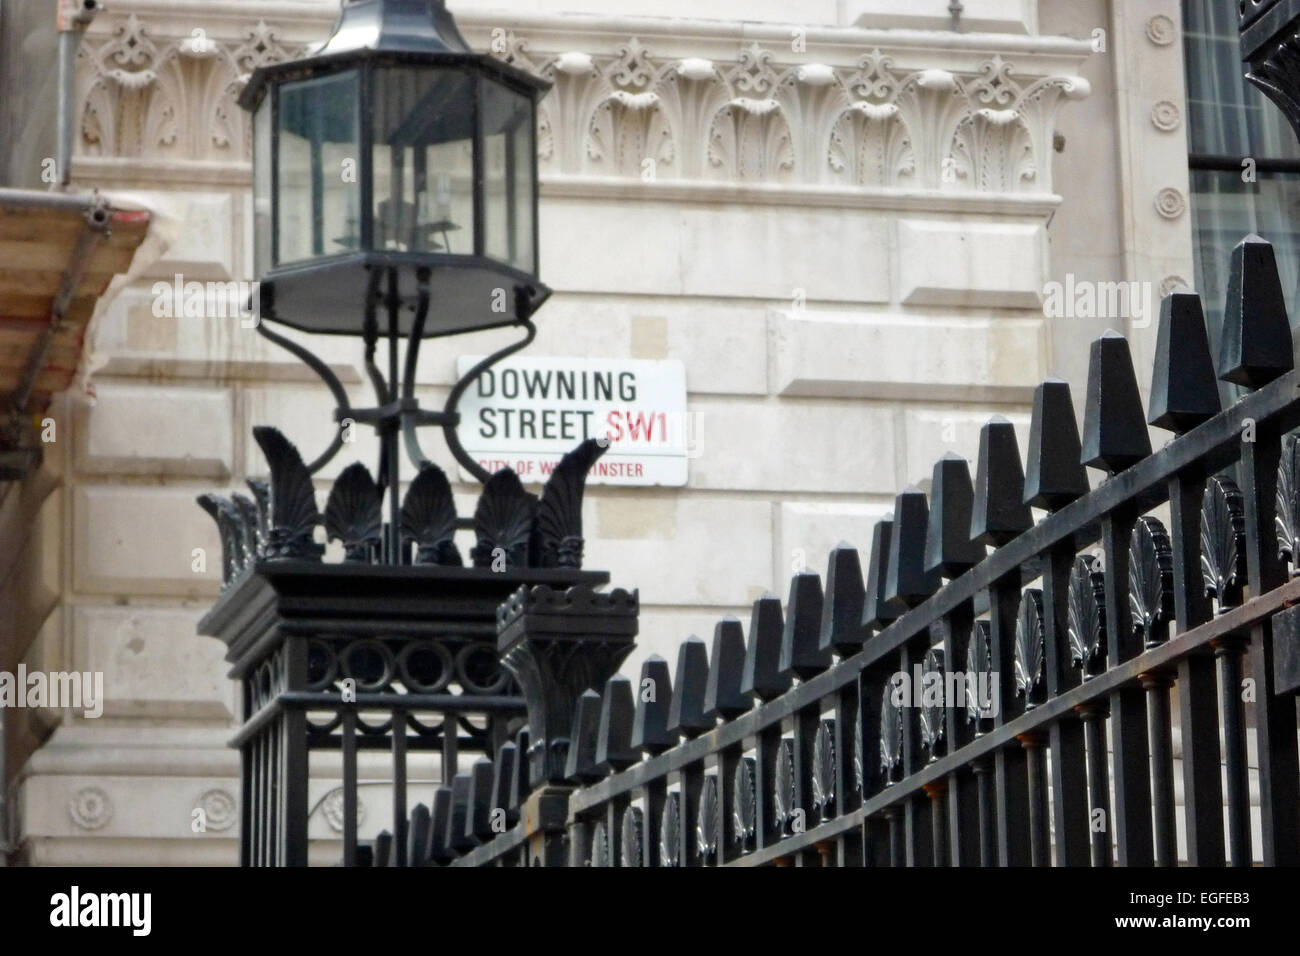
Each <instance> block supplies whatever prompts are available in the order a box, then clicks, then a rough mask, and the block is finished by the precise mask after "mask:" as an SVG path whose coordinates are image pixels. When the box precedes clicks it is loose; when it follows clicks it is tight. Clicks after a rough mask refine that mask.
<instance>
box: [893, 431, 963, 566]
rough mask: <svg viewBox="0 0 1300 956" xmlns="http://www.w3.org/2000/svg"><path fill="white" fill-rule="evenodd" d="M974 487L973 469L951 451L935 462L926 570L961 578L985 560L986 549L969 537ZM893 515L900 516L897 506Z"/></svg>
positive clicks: (932, 478)
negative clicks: (965, 572)
mask: <svg viewBox="0 0 1300 956" xmlns="http://www.w3.org/2000/svg"><path fill="white" fill-rule="evenodd" d="M974 504H975V486H974V485H973V484H971V480H970V466H969V465H968V464H967V463H966V459H965V458H963V457H961V455H955V454H953V453H952V452H948V453H947V454H945V455H944V456H943V457H942V458H940V459H939V460H938V461H936V462H935V463H934V474H933V476H932V477H931V480H930V520H929V524H928V525H927V527H926V533H925V570H926V572H927V573H934V572H938V573H939V574H941V575H943V576H944V577H945V578H955V577H958V576H959V575H960V574H962V572H964V571H966V570H968V569H970V568H973V567H974V566H975V565H977V564H979V563H980V562H981V561H983V560H984V556H985V551H984V546H983V545H982V544H980V543H979V542H978V541H972V540H971V538H970V519H971V509H972V508H973V506H974ZM894 513H895V514H897V513H898V508H897V506H895V509H894Z"/></svg>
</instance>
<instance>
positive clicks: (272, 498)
mask: <svg viewBox="0 0 1300 956" xmlns="http://www.w3.org/2000/svg"><path fill="white" fill-rule="evenodd" d="M253 438H254V439H256V441H257V444H258V446H259V447H260V448H261V449H262V454H264V455H265V456H266V461H267V464H268V465H269V466H270V469H271V481H270V494H269V496H268V503H267V511H268V513H269V515H270V519H269V526H270V527H269V531H268V541H267V549H266V551H267V557H268V558H271V559H277V558H299V559H307V560H313V559H314V560H319V559H320V556H321V555H322V554H324V553H325V548H324V546H323V545H320V544H317V543H316V542H315V541H314V540H313V539H312V532H313V531H314V530H315V528H316V525H318V524H320V520H321V517H320V512H319V511H318V510H317V509H316V492H315V490H314V489H313V488H312V483H311V472H309V471H308V470H307V466H306V465H304V464H303V462H302V456H301V455H299V454H298V449H297V448H295V447H294V446H293V444H292V443H291V442H290V441H289V440H288V439H287V438H285V437H284V435H282V434H280V432H279V430H277V429H275V428H270V427H267V426H264V425H260V426H258V427H257V428H254V429H253Z"/></svg>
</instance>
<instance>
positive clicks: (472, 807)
mask: <svg viewBox="0 0 1300 956" xmlns="http://www.w3.org/2000/svg"><path fill="white" fill-rule="evenodd" d="M465 837H466V839H469V840H473V841H474V842H475V843H481V842H483V841H484V840H490V839H492V761H491V760H489V759H488V758H487V757H479V759H478V760H475V761H474V764H473V766H471V767H470V768H469V801H468V804H467V808H466V812H465Z"/></svg>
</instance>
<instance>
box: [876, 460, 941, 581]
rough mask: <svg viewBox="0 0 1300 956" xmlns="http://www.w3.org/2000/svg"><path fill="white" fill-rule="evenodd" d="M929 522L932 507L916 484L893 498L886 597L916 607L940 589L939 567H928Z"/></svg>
mask: <svg viewBox="0 0 1300 956" xmlns="http://www.w3.org/2000/svg"><path fill="white" fill-rule="evenodd" d="M929 525H930V506H929V504H928V503H927V502H926V500H925V492H924V491H922V490H921V489H920V488H917V487H916V486H914V485H913V486H911V487H908V488H905V489H904V490H903V491H902V493H900V494H899V495H898V496H897V497H896V498H894V536H893V540H892V541H890V543H889V573H888V574H887V575H886V577H885V599H886V600H891V601H892V600H897V601H898V602H899V603H901V604H905V605H907V606H908V607H915V606H916V605H918V604H920V603H921V602H922V601H924V600H925V599H926V598H928V597H929V596H930V595H931V594H933V593H934V592H935V591H937V590H939V585H940V584H941V583H942V582H941V581H940V580H939V572H938V570H933V571H929V570H926V567H925V550H926V549H925V545H926V537H927V536H928V534H929Z"/></svg>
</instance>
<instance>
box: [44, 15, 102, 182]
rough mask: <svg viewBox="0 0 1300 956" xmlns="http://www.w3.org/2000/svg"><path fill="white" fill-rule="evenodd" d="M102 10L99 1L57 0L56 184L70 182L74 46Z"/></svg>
mask: <svg viewBox="0 0 1300 956" xmlns="http://www.w3.org/2000/svg"><path fill="white" fill-rule="evenodd" d="M102 9H104V5H103V3H102V2H101V0H59V117H58V120H59V141H58V147H57V152H58V155H57V156H56V157H55V162H56V163H57V164H58V170H59V185H61V186H67V185H68V184H69V183H70V182H71V181H72V140H73V136H74V135H75V133H76V127H77V123H76V117H75V115H74V113H73V110H74V109H75V107H76V98H77V97H76V93H77V47H78V46H80V45H81V36H82V34H83V33H85V32H86V27H88V26H90V21H91V20H93V19H95V14H97V13H99V11H100V10H102Z"/></svg>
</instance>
